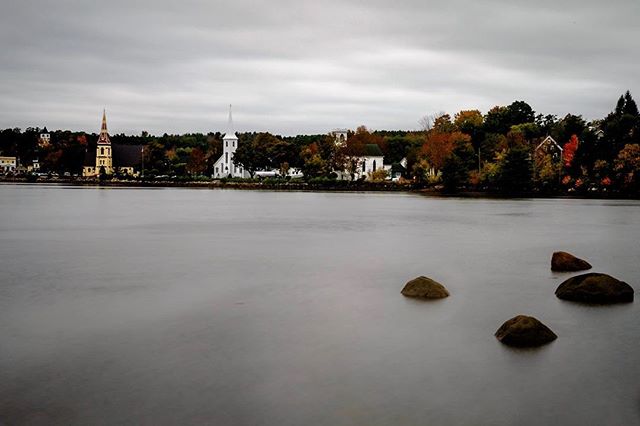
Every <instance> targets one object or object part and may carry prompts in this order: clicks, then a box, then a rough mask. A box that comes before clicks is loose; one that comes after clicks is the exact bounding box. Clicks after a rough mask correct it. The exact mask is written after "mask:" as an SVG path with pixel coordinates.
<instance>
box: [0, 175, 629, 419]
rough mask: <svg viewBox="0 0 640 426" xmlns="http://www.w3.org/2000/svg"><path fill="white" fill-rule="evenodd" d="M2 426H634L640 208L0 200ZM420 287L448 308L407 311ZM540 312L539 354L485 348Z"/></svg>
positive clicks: (461, 202)
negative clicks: (613, 300) (422, 282)
mask: <svg viewBox="0 0 640 426" xmlns="http://www.w3.org/2000/svg"><path fill="white" fill-rule="evenodd" d="M0 199H2V203H0V217H2V221H1V222H0V267H1V270H2V279H1V280H0V424H5V423H6V424H54V425H56V424H60V425H75V424H77V425H88V424H89V425H93V424H96V425H100V424H105V425H106V424H154V425H163V424H220V425H223V424H234V425H255V424H278V425H299V424H326V425H353V424H368V425H389V424H398V425H414V424H415V425H418V424H439V425H459V424H492V425H511V424H521V425H538V424H563V425H582V424H621V425H622V424H624V425H632V424H640V385H639V384H638V377H640V365H639V364H638V363H637V359H638V357H639V356H640V328H638V327H637V323H638V319H639V317H640V311H639V308H638V306H637V302H635V303H630V304H623V305H613V306H585V305H579V304H575V303H570V302H566V301H562V300H559V299H557V298H556V297H555V295H554V290H555V289H556V287H557V286H558V285H559V284H560V283H561V282H562V281H563V280H565V279H566V278H568V277H570V276H573V275H575V274H571V273H569V274H567V273H554V272H551V271H550V269H549V260H550V256H551V253H552V252H554V251H557V250H567V251H571V252H572V253H574V254H576V255H579V256H580V257H583V258H586V259H588V260H589V261H590V262H591V263H592V265H593V271H597V272H605V273H610V274H612V275H614V276H616V277H617V278H620V279H621V280H624V281H626V282H628V283H629V284H630V285H632V286H633V287H634V288H635V289H638V284H639V281H638V277H640V263H639V262H638V254H639V253H640V239H639V238H638V237H639V236H640V235H639V233H640V231H639V230H640V214H639V212H640V201H633V200H584V199H543V198H538V199H528V198H523V199H482V198H479V199H463V198H454V197H452V198H433V197H424V196H421V195H419V194H414V193H385V192H375V193H373V192H359V193H340V192H271V191H251V190H246V191H229V190H221V189H216V190H208V191H202V190H197V189H191V188H117V187H80V186H64V185H60V186H55V185H38V184H32V185H14V184H1V185H0ZM419 275H427V276H429V277H432V278H434V279H437V280H438V281H440V282H442V283H443V284H445V285H446V287H447V288H448V289H449V291H450V293H451V295H450V297H448V298H446V299H444V300H439V301H433V302H420V301H416V300H412V299H407V298H405V297H403V296H402V295H401V294H400V290H401V289H402V287H403V285H404V284H405V283H406V282H407V281H408V280H410V279H412V278H414V277H416V276H419ZM516 314H526V315H533V316H535V317H537V318H538V319H540V320H541V321H543V322H544V323H545V324H546V325H548V326H549V327H550V328H552V329H553V331H554V332H556V334H557V335H558V339H557V340H556V341H554V342H552V343H550V344H549V345H546V346H544V347H541V348H538V349H534V350H518V349H512V348H509V347H506V346H504V345H502V344H500V343H499V342H498V341H497V340H496V339H495V337H494V336H493V333H494V332H495V331H496V329H497V328H498V327H499V326H500V325H501V324H502V323H503V322H504V321H505V320H507V319H509V318H511V317H513V316H514V315H516Z"/></svg>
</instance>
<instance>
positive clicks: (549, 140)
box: [534, 136, 563, 151]
mask: <svg viewBox="0 0 640 426" xmlns="http://www.w3.org/2000/svg"><path fill="white" fill-rule="evenodd" d="M545 144H551V146H555V147H556V148H558V149H559V150H560V151H563V149H562V147H561V146H560V145H559V144H558V142H556V140H555V139H554V138H552V137H551V136H547V137H546V138H544V140H543V141H542V142H540V145H538V146H537V147H536V149H535V150H534V151H537V150H539V149H540V148H541V147H542V146H543V145H545Z"/></svg>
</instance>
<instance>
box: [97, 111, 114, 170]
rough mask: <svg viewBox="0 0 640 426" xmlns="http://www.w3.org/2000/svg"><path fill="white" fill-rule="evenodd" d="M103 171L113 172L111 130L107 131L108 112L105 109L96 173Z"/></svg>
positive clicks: (99, 139)
mask: <svg viewBox="0 0 640 426" xmlns="http://www.w3.org/2000/svg"><path fill="white" fill-rule="evenodd" d="M102 173H106V174H108V175H111V174H113V155H112V152H111V139H109V132H108V131H107V113H106V111H104V110H103V111H102V127H101V128H100V136H99V137H98V146H97V149H96V175H101V174H102Z"/></svg>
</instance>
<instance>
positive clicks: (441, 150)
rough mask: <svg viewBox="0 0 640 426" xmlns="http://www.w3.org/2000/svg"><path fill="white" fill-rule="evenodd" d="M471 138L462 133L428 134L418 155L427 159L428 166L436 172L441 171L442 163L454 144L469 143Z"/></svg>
mask: <svg viewBox="0 0 640 426" xmlns="http://www.w3.org/2000/svg"><path fill="white" fill-rule="evenodd" d="M470 141H471V138H470V137H469V135H466V134H464V133H462V132H451V133H439V132H437V133H436V132H434V133H430V134H429V136H428V138H427V141H426V142H425V143H424V145H422V148H421V150H420V154H422V155H423V156H425V157H427V159H428V160H429V164H430V165H431V166H432V167H433V168H434V169H436V170H440V169H442V166H443V165H444V161H445V160H446V159H447V157H449V156H450V155H451V152H452V151H453V148H454V147H455V144H456V142H470Z"/></svg>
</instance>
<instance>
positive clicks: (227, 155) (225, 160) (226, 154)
mask: <svg viewBox="0 0 640 426" xmlns="http://www.w3.org/2000/svg"><path fill="white" fill-rule="evenodd" d="M227 143H228V142H227ZM224 162H225V163H228V162H229V153H228V152H225V153H224Z"/></svg>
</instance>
